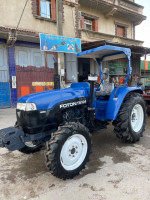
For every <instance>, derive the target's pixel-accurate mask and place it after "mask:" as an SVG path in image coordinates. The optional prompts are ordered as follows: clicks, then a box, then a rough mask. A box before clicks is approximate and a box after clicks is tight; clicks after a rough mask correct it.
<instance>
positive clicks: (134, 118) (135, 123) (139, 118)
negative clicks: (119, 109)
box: [131, 104, 144, 132]
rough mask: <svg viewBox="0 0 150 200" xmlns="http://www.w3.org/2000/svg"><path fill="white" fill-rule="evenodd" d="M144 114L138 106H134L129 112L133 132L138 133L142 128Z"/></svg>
mask: <svg viewBox="0 0 150 200" xmlns="http://www.w3.org/2000/svg"><path fill="white" fill-rule="evenodd" d="M143 122H144V112H143V107H142V106H141V105H140V104H136V105H135V106H134V107H133V109H132V112H131V126H132V129H133V131H134V132H139V131H140V130H141V128H142V126H143Z"/></svg>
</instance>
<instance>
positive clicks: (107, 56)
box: [76, 45, 131, 61]
mask: <svg viewBox="0 0 150 200" xmlns="http://www.w3.org/2000/svg"><path fill="white" fill-rule="evenodd" d="M76 56H77V57H80V58H93V59H100V61H107V60H112V59H119V58H123V57H127V58H128V59H130V56H131V50H130V49H129V48H123V47H117V46H112V45H104V46H100V47H97V48H94V49H89V50H86V51H83V52H80V53H78V54H76Z"/></svg>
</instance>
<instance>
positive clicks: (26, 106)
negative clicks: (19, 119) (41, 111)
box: [17, 103, 37, 111]
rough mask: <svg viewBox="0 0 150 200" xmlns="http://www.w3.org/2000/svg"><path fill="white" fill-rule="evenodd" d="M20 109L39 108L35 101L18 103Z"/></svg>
mask: <svg viewBox="0 0 150 200" xmlns="http://www.w3.org/2000/svg"><path fill="white" fill-rule="evenodd" d="M17 109H18V110H24V111H31V110H37V107H36V105H35V103H17Z"/></svg>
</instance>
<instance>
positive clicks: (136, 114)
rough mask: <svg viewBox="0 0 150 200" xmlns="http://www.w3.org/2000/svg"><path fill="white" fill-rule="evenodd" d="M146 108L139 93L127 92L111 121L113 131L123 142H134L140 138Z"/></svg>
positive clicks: (143, 127)
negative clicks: (116, 114) (115, 117)
mask: <svg viewBox="0 0 150 200" xmlns="http://www.w3.org/2000/svg"><path fill="white" fill-rule="evenodd" d="M145 121H146V109H145V103H144V100H143V98H142V96H141V95H140V94H137V93H130V94H128V95H127V96H126V97H125V99H124V102H123V103H122V106H121V108H120V111H119V113H118V116H117V119H116V120H115V121H114V122H113V125H114V132H115V134H116V136H117V137H118V138H120V139H121V140H122V141H123V142H130V143H135V142H136V141H139V140H140V137H142V135H143V132H144V130H145Z"/></svg>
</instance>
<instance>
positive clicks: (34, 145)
mask: <svg viewBox="0 0 150 200" xmlns="http://www.w3.org/2000/svg"><path fill="white" fill-rule="evenodd" d="M25 145H26V146H27V147H30V148H34V147H36V144H33V142H32V141H29V142H26V143H25Z"/></svg>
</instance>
